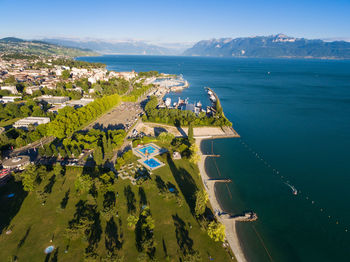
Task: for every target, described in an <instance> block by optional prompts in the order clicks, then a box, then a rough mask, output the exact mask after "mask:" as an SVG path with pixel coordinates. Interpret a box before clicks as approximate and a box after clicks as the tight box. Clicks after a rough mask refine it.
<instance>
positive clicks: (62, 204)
mask: <svg viewBox="0 0 350 262" xmlns="http://www.w3.org/2000/svg"><path fill="white" fill-rule="evenodd" d="M69 193H70V189H68V190H67V192H66V193H65V194H64V198H62V200H61V203H60V205H61V208H62V209H65V208H66V206H67V204H68V200H69Z"/></svg>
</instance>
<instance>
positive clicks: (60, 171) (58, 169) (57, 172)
mask: <svg viewBox="0 0 350 262" xmlns="http://www.w3.org/2000/svg"><path fill="white" fill-rule="evenodd" d="M53 173H54V174H55V175H56V176H59V175H63V167H62V166H61V164H59V163H58V164H56V165H55V166H54V168H53Z"/></svg>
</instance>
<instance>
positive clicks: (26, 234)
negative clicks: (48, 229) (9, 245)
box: [17, 226, 31, 248]
mask: <svg viewBox="0 0 350 262" xmlns="http://www.w3.org/2000/svg"><path fill="white" fill-rule="evenodd" d="M30 230H31V226H30V227H28V228H27V231H26V233H25V234H24V236H23V237H22V239H21V240H20V241H19V242H18V245H17V248H21V247H22V246H23V244H24V242H26V240H27V237H28V235H29V232H30Z"/></svg>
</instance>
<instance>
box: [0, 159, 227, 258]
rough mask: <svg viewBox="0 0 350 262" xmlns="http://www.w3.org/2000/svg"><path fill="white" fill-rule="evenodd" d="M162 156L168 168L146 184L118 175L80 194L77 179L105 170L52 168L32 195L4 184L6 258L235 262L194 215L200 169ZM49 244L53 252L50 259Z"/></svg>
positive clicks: (0, 192) (1, 241) (0, 238)
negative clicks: (58, 171) (105, 185)
mask: <svg viewBox="0 0 350 262" xmlns="http://www.w3.org/2000/svg"><path fill="white" fill-rule="evenodd" d="M158 158H159V159H160V160H161V161H162V162H164V163H165V164H166V165H165V166H163V167H161V168H159V169H156V170H154V171H153V172H152V174H151V176H150V179H148V180H146V181H144V182H143V183H142V184H141V185H132V184H131V183H130V180H128V179H125V180H122V179H120V178H119V179H115V180H114V181H113V182H112V185H111V187H109V189H108V190H107V191H106V190H102V189H101V188H103V187H102V186H101V184H99V183H98V182H94V184H93V186H92V188H91V189H90V190H89V192H77V190H76V185H75V184H76V182H75V181H76V180H77V177H79V176H81V175H83V174H84V173H89V174H90V175H92V176H94V175H95V176H98V175H99V172H100V171H99V170H94V171H91V170H85V169H84V168H78V167H74V168H73V167H71V168H68V167H67V169H66V170H63V171H62V174H59V175H57V174H55V172H54V170H50V169H48V171H47V172H46V175H44V176H43V178H42V181H41V182H40V184H39V185H38V186H37V187H36V188H35V190H34V191H33V192H29V193H27V192H24V191H23V190H22V186H21V182H14V181H11V182H10V183H8V184H7V185H6V186H4V187H1V188H0V198H1V199H2V203H3V204H2V206H1V207H0V209H1V218H0V222H1V225H0V232H1V234H0V246H1V247H2V250H1V252H0V261H152V260H155V261H209V260H210V258H211V259H214V261H229V260H231V256H230V254H229V253H228V251H226V250H225V249H224V248H223V246H222V242H214V240H212V239H211V238H209V236H208V234H207V232H206V230H205V229H204V228H203V225H201V222H199V220H198V218H196V216H195V215H194V208H195V192H196V190H198V189H202V187H203V186H202V183H201V179H200V176H199V171H198V167H197V165H195V164H192V163H190V162H189V161H188V160H187V159H181V160H172V158H171V157H170V154H169V153H165V154H163V155H161V156H159V157H158ZM94 181H96V180H94ZM96 188H97V189H96ZM169 188H173V189H175V190H173V191H174V192H172V193H171V192H170V191H169ZM10 193H15V196H14V197H13V198H7V195H8V194H10ZM208 210H209V209H208ZM206 215H209V216H210V212H206ZM132 218H137V219H138V221H137V222H136V221H134V223H133V222H131V220H132ZM6 232H11V233H10V234H6ZM50 245H54V246H55V250H54V251H53V252H52V253H51V254H49V255H46V254H45V253H44V249H45V248H46V247H47V246H50ZM16 259H17V260H16Z"/></svg>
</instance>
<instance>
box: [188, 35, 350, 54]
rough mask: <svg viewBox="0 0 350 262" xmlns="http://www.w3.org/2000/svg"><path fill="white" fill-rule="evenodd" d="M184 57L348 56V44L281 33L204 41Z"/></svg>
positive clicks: (349, 50) (189, 50) (349, 49)
mask: <svg viewBox="0 0 350 262" xmlns="http://www.w3.org/2000/svg"><path fill="white" fill-rule="evenodd" d="M183 54H184V55H187V56H221V57H260V58H263V57H265V58H277V57H287V58H326V59H350V43H349V42H346V41H331V42H329V41H323V40H321V39H313V40H309V39H305V38H294V37H289V36H286V35H284V34H277V35H271V36H256V37H242V38H234V39H233V38H221V39H211V40H203V41H199V42H198V43H196V44H195V45H194V46H193V47H191V48H189V49H187V50H186V51H185V52H184V53H183Z"/></svg>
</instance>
